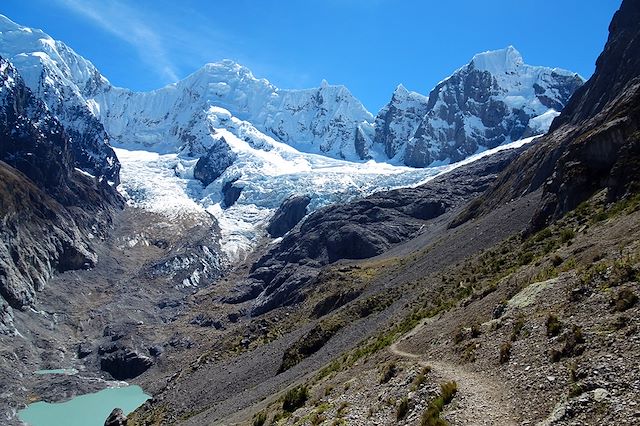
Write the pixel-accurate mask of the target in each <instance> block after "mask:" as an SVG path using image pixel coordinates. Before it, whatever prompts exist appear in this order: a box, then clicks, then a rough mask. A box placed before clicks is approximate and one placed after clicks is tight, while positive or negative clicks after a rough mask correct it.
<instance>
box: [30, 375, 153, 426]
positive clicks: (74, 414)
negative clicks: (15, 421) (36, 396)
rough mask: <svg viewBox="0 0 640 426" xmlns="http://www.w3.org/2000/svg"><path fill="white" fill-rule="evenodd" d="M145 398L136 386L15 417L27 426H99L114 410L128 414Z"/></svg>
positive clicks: (39, 406) (38, 405)
mask: <svg viewBox="0 0 640 426" xmlns="http://www.w3.org/2000/svg"><path fill="white" fill-rule="evenodd" d="M44 374H47V373H44ZM49 374H51V373H49ZM53 374H55V373H53ZM58 374H65V373H58ZM149 398H151V397H150V396H149V395H147V394H145V393H144V391H143V390H142V388H141V387H140V386H125V387H117V388H108V389H103V390H101V391H100V392H95V393H90V394H86V395H80V396H77V397H75V398H73V399H70V400H69V401H66V402H60V403H49V402H42V401H40V402H35V403H33V404H29V405H28V406H27V408H25V409H24V410H21V411H19V412H18V417H19V418H20V420H22V421H23V422H25V423H27V424H28V425H30V426H59V425H65V426H103V425H104V421H105V420H106V419H107V417H108V416H109V414H110V413H111V411H112V410H113V409H114V408H116V407H117V408H121V409H122V411H123V412H124V413H125V414H129V413H131V412H132V411H134V410H135V409H136V408H138V407H139V406H141V405H142V404H144V402H145V401H146V400H147V399H149Z"/></svg>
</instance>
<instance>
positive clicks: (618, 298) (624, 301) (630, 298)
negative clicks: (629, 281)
mask: <svg viewBox="0 0 640 426" xmlns="http://www.w3.org/2000/svg"><path fill="white" fill-rule="evenodd" d="M637 302H638V296H636V294H635V293H634V292H633V291H632V290H631V289H629V288H623V289H621V290H620V291H618V293H617V294H616V295H615V297H614V298H613V300H612V301H611V304H612V305H613V310H614V312H623V311H626V310H627V309H629V308H632V307H633V305H635V304H636V303H637Z"/></svg>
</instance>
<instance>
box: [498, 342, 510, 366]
mask: <svg viewBox="0 0 640 426" xmlns="http://www.w3.org/2000/svg"><path fill="white" fill-rule="evenodd" d="M510 358H511V342H504V343H503V344H502V345H500V364H504V363H505V362H508V361H509V359H510Z"/></svg>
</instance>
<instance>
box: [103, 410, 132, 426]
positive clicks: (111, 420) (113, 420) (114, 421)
mask: <svg viewBox="0 0 640 426" xmlns="http://www.w3.org/2000/svg"><path fill="white" fill-rule="evenodd" d="M104 426H127V416H125V415H124V413H123V412H122V409H120V408H114V409H113V411H112V412H111V414H109V417H107V420H105V421H104Z"/></svg>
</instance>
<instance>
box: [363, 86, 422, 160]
mask: <svg viewBox="0 0 640 426" xmlns="http://www.w3.org/2000/svg"><path fill="white" fill-rule="evenodd" d="M428 105H429V98H428V97H426V96H423V95H421V94H419V93H416V92H409V91H408V90H407V89H405V88H404V86H402V85H399V86H398V87H397V88H396V90H395V91H394V92H393V96H392V97H391V101H390V102H389V103H388V104H387V105H385V106H384V107H383V108H382V109H381V110H380V112H378V114H377V115H376V120H375V136H374V143H375V144H378V145H381V146H382V147H383V148H384V154H385V155H386V156H387V157H388V158H394V157H395V156H396V155H398V153H399V152H401V151H403V148H404V146H405V145H406V143H407V142H408V141H409V139H411V138H412V137H413V135H414V134H415V132H416V129H417V128H418V126H419V125H420V122H421V121H422V119H423V118H424V116H425V115H426V114H427V112H428V111H429V106H428Z"/></svg>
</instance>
